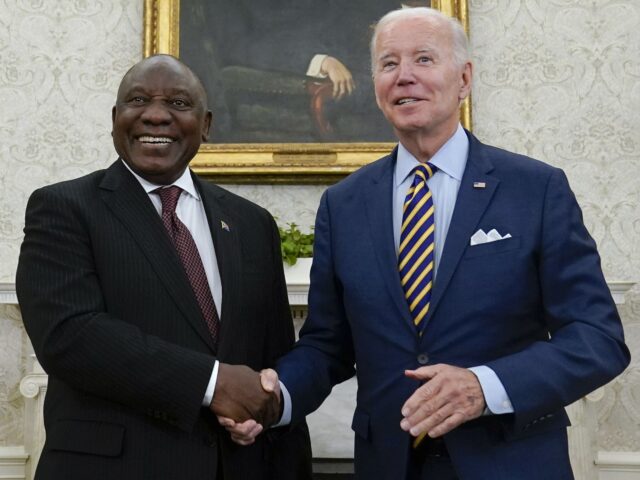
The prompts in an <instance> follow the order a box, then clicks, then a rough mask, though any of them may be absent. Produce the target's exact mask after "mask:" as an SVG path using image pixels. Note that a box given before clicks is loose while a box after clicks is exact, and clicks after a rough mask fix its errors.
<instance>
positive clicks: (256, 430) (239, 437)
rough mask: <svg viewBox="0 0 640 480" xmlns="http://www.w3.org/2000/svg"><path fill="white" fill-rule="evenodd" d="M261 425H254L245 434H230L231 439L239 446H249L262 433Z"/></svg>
mask: <svg viewBox="0 0 640 480" xmlns="http://www.w3.org/2000/svg"><path fill="white" fill-rule="evenodd" d="M262 430H263V428H262V425H260V424H256V425H254V426H253V427H252V428H251V429H250V430H249V431H247V432H245V433H237V432H233V433H231V439H232V440H233V441H234V442H235V443H238V444H240V445H251V444H252V443H253V442H254V441H255V439H256V437H257V436H258V435H260V433H262Z"/></svg>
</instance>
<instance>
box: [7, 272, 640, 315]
mask: <svg viewBox="0 0 640 480" xmlns="http://www.w3.org/2000/svg"><path fill="white" fill-rule="evenodd" d="M299 263H301V264H302V262H299ZM296 266H298V265H296ZM309 266H310V263H308V264H307V263H304V264H302V265H300V267H302V268H297V269H291V268H286V267H285V278H286V280H287V291H288V293H289V304H290V305H295V306H305V305H307V295H308V293H309V273H308V270H306V271H305V269H308V268H309ZM294 270H295V271H294ZM607 285H609V288H610V289H611V295H612V296H613V300H614V301H615V302H616V305H622V304H623V303H624V295H625V293H626V292H627V291H629V289H631V287H633V286H634V285H635V282H623V281H615V280H614V281H611V282H607ZM1 304H8V305H17V304H18V297H17V295H16V287H15V285H14V284H13V283H0V305H1Z"/></svg>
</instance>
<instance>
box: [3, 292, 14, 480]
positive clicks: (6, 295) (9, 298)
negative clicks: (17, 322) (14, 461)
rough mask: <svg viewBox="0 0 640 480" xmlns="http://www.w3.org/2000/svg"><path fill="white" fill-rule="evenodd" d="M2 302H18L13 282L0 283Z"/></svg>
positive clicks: (12, 303) (10, 303)
mask: <svg viewBox="0 0 640 480" xmlns="http://www.w3.org/2000/svg"><path fill="white" fill-rule="evenodd" d="M0 304H5V305H17V304H18V296H17V295H16V286H15V285H14V284H13V283H0ZM0 478H2V477H0Z"/></svg>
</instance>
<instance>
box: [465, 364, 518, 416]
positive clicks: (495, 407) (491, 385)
mask: <svg viewBox="0 0 640 480" xmlns="http://www.w3.org/2000/svg"><path fill="white" fill-rule="evenodd" d="M469 370H470V371H471V372H472V373H473V374H474V375H475V376H476V377H477V378H478V381H479V382H480V387H481V388H482V394H483V395H484V401H485V403H486V404H487V408H488V409H489V411H488V412H487V411H486V410H485V415H488V414H494V415H503V414H505V413H513V405H511V400H510V399H509V395H507V391H506V390H505V388H504V385H502V382H501V381H500V379H499V378H498V375H496V372H494V371H493V370H492V369H490V368H489V367H487V366H486V365H480V366H479V367H471V368H470V369H469Z"/></svg>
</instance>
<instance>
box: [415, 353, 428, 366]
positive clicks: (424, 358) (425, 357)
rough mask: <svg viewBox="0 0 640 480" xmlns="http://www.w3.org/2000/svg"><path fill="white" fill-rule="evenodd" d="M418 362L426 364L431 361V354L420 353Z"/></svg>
mask: <svg viewBox="0 0 640 480" xmlns="http://www.w3.org/2000/svg"><path fill="white" fill-rule="evenodd" d="M418 363H419V364H420V365H426V364H428V363H429V355H427V354H426V353H421V354H420V355H418Z"/></svg>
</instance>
